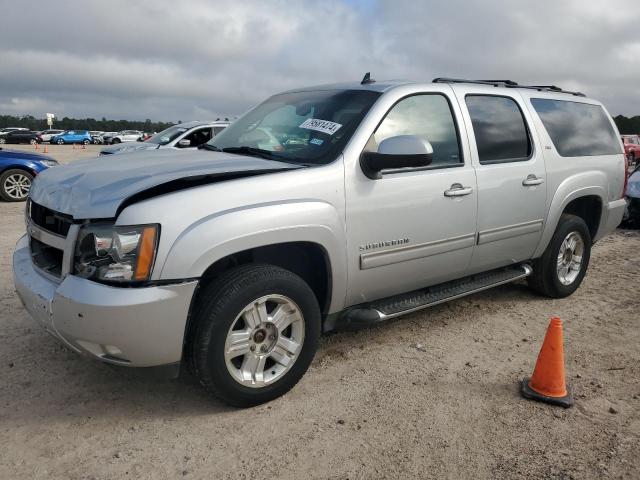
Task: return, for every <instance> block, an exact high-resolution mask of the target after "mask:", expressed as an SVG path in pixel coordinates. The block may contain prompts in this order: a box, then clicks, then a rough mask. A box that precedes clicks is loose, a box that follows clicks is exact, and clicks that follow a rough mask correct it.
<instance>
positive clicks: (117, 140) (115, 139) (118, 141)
mask: <svg viewBox="0 0 640 480" xmlns="http://www.w3.org/2000/svg"><path fill="white" fill-rule="evenodd" d="M111 143H120V139H119V138H114V139H113V140H111Z"/></svg>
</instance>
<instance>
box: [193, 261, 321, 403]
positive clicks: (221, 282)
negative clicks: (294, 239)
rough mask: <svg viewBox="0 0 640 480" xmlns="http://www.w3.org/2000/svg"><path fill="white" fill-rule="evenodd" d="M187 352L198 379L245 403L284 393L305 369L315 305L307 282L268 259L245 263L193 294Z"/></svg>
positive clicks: (316, 325) (315, 331)
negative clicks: (191, 320)
mask: <svg viewBox="0 0 640 480" xmlns="http://www.w3.org/2000/svg"><path fill="white" fill-rule="evenodd" d="M193 321H194V327H193V328H192V329H191V332H190V334H189V339H188V344H187V348H188V352H187V357H188V358H189V359H190V364H191V368H192V370H193V373H194V374H195V375H196V377H197V378H198V379H199V380H200V383H201V384H202V385H203V386H204V387H205V388H206V389H207V390H209V391H210V392H212V393H213V394H214V395H215V396H217V397H218V398H220V399H221V400H223V401H224V402H226V403H228V404H230V405H233V406H236V407H250V406H254V405H259V404H261V403H264V402H268V401H270V400H273V399H275V398H277V397H279V396H281V395H284V394H285V393H286V392H288V391H289V390H290V389H291V388H293V387H294V386H295V385H296V383H298V381H299V380H300V378H302V376H303V375H304V373H305V372H306V371H307V369H308V368H309V365H310V363H311V361H312V360H313V357H314V355H315V352H316V349H317V347H318V340H319V337H320V308H319V307H318V301H317V299H316V297H315V295H314V293H313V291H312V290H311V288H309V286H308V285H307V284H306V283H305V282H304V280H302V279H301V278H300V277H299V276H297V275H295V274H294V273H292V272H290V271H288V270H284V269H282V268H279V267H275V266H272V265H244V266H241V267H237V268H235V269H233V270H231V271H229V272H227V273H225V274H224V275H223V276H222V277H221V278H220V279H218V280H217V281H215V282H212V283H211V284H209V285H207V286H205V287H203V289H202V290H201V291H200V293H199V295H198V300H197V303H196V308H195V314H194V318H193Z"/></svg>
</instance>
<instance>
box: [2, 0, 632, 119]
mask: <svg viewBox="0 0 640 480" xmlns="http://www.w3.org/2000/svg"><path fill="white" fill-rule="evenodd" d="M0 11H1V12H2V16H1V18H2V23H1V24H2V27H1V28H0V114H17V115H24V114H31V115H34V116H37V117H41V116H43V115H44V113H45V112H54V113H56V114H57V115H58V116H60V117H62V116H75V117H85V116H89V117H94V118H101V117H103V116H104V117H107V118H116V119H120V118H126V119H137V120H144V119H145V118H151V119H152V120H165V121H178V120H182V121H187V120H192V119H206V118H212V117H217V116H219V115H233V114H238V113H241V112H243V111H245V110H246V109H247V108H249V107H251V106H252V105H254V104H255V103H256V102H259V101H260V100H262V99H264V98H265V97H267V96H269V95H271V94H273V93H277V92H278V91H281V90H285V89H289V88H294V87H297V86H306V85H316V84H321V83H331V82H337V81H350V80H360V79H361V78H362V75H363V74H364V73H365V72H367V71H371V72H372V76H373V77H374V78H377V79H414V80H431V79H432V78H434V77H436V76H451V77H465V78H510V79H513V80H516V81H519V82H522V83H526V82H531V83H544V84H549V83H552V84H556V85H560V86H562V87H563V88H566V89H577V90H580V91H584V92H585V93H587V94H588V95H590V96H592V97H595V98H597V99H599V100H601V101H603V102H604V103H605V105H606V106H607V107H608V108H609V110H610V112H611V113H612V114H614V115H616V114H620V113H621V114H625V115H636V114H639V115H640V8H639V7H638V4H637V0H609V1H605V0H602V1H598V0H592V1H584V0H536V1H530V0H511V1H508V0H483V1H473V0H465V1H463V0H445V1H439V0H438V1H420V0H300V1H295V0H289V1H284V0H262V1H252V0H242V1H236V0H193V1H191V0H182V1H176V0H172V1H169V0H136V1H135V2H134V1H125V0H109V1H106V2H105V1H102V2H98V1H91V0H84V1H74V0H55V1H49V2H42V1H34V0H20V1H17V0H0Z"/></svg>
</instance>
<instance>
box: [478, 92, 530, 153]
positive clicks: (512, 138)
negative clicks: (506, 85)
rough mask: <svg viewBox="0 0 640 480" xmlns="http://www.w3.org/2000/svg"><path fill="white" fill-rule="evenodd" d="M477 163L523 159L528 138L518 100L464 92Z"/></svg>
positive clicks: (527, 149) (526, 149)
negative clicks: (465, 93)
mask: <svg viewBox="0 0 640 480" xmlns="http://www.w3.org/2000/svg"><path fill="white" fill-rule="evenodd" d="M466 103H467V108H468V110H469V116H470V117H471V123H472V124H473V133H474V134H475V137H476V145H477V146H478V157H479V158H480V163H502V162H517V161H522V160H527V159H528V158H529V157H530V156H531V139H530V137H529V131H528V130H527V125H526V123H525V120H524V117H523V116H522V112H521V111H520V107H518V104H517V103H516V102H515V100H513V99H512V98H509V97H499V96H492V95H467V97H466Z"/></svg>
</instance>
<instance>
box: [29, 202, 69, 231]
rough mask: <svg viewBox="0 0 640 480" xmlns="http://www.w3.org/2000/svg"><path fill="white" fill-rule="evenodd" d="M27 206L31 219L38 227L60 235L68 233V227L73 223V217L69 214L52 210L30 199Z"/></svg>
mask: <svg viewBox="0 0 640 480" xmlns="http://www.w3.org/2000/svg"><path fill="white" fill-rule="evenodd" d="M27 208H28V209H29V210H28V211H29V216H30V217H31V220H32V221H33V223H35V224H36V225H38V226H39V227H40V228H44V229H45V230H47V231H48V232H51V233H55V234H56V235H60V236H62V237H66V236H67V233H69V228H70V227H71V225H72V224H73V219H72V218H71V217H70V216H68V215H64V214H62V213H58V212H54V211H53V210H50V209H48V208H47V207H43V206H42V205H38V204H37V203H35V202H32V201H29V205H28V207H27Z"/></svg>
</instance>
